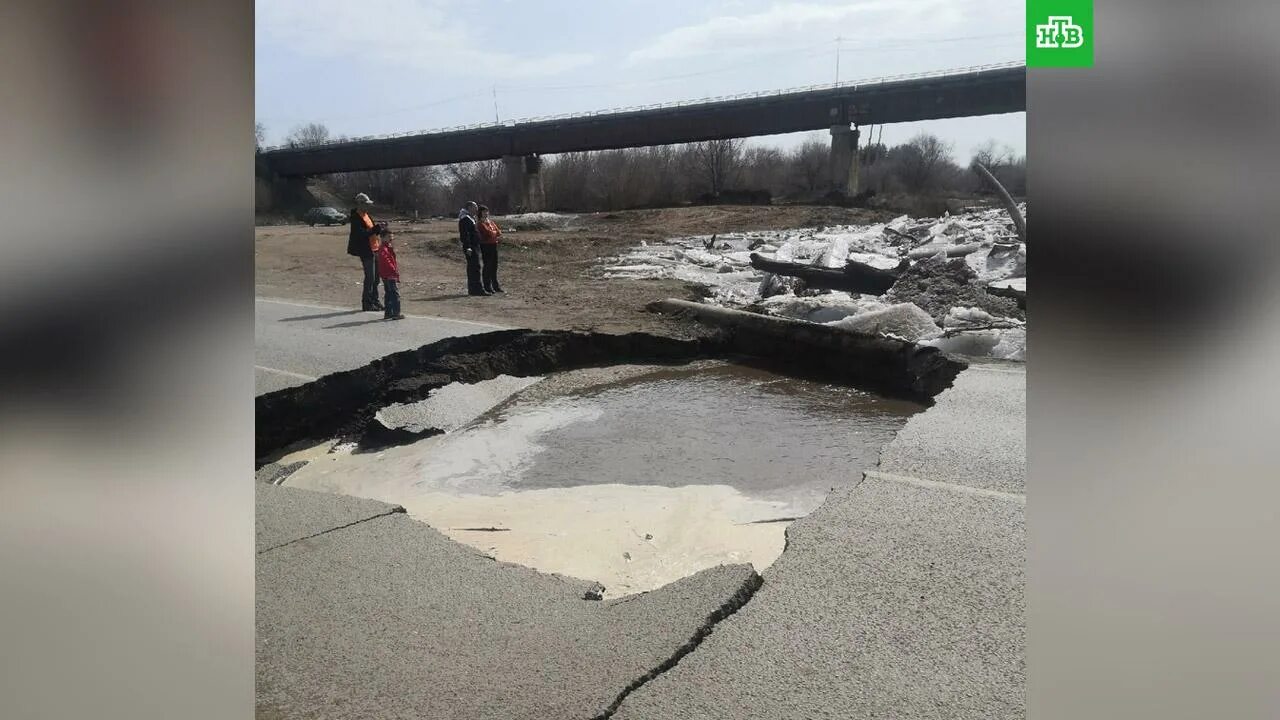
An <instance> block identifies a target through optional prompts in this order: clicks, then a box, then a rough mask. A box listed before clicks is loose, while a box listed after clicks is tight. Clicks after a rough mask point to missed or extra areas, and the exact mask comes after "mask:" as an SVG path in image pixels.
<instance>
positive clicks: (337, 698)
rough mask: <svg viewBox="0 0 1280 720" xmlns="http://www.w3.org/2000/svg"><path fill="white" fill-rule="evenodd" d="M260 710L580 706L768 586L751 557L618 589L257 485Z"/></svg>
mask: <svg viewBox="0 0 1280 720" xmlns="http://www.w3.org/2000/svg"><path fill="white" fill-rule="evenodd" d="M257 527H258V537H257V547H258V556H257V558H258V563H257V586H256V588H257V592H256V613H255V625H256V644H257V660H258V662H257V672H256V679H257V682H256V690H257V708H258V717H265V718H302V717H309V718H311V717H314V718H332V719H335V720H336V719H338V718H352V719H353V720H354V719H357V718H359V719H361V720H363V719H364V718H392V717H395V718H438V719H439V720H453V719H454V718H456V719H457V720H499V719H501V720H541V719H542V718H564V719H566V720H575V719H580V720H587V719H588V718H598V717H603V716H604V715H605V713H606V712H607V710H609V709H610V708H611V707H612V706H613V705H614V704H615V703H616V702H617V699H618V698H619V696H621V695H623V694H624V693H625V691H626V690H627V689H628V688H629V687H632V686H633V685H634V684H636V683H638V682H640V681H641V680H643V679H644V678H647V677H648V676H649V675H651V674H652V673H655V672H657V671H658V670H659V669H660V668H663V667H666V666H667V665H669V664H671V663H673V662H674V660H675V659H677V658H679V657H680V656H681V655H682V654H683V653H685V652H687V651H688V650H690V649H691V648H692V644H693V640H694V638H697V637H699V636H700V635H701V634H702V633H705V632H706V631H707V630H708V629H709V628H710V627H711V626H713V625H714V624H715V621H716V620H717V619H718V618H719V617H720V616H721V615H722V614H724V613H727V612H731V611H732V610H733V609H735V608H736V607H738V606H739V605H740V604H741V603H742V602H743V601H745V600H746V599H747V597H749V596H750V593H751V592H752V591H754V589H755V588H756V587H758V585H759V576H757V575H756V574H755V572H754V571H753V570H752V569H751V567H750V566H748V565H722V566H719V567H716V568H711V569H708V570H704V571H702V572H700V573H698V574H696V575H693V576H690V577H687V578H684V579H682V580H679V581H677V582H674V583H672V584H670V585H667V586H665V587H663V588H661V589H659V590H655V591H653V592H650V593H645V594H643V595H633V596H630V597H627V598H622V599H619V600H614V601H596V600H589V599H586V598H585V597H584V595H585V594H586V592H587V591H588V590H590V589H591V588H592V583H590V582H587V581H582V580H578V579H575V578H570V577H565V576H559V575H547V574H544V573H540V572H536V571H534V570H531V569H529V568H526V567H521V566H519V565H510V564H507V563H499V562H494V561H493V560H492V559H491V558H489V557H486V556H485V555H482V554H481V553H480V551H478V550H474V549H472V548H469V547H466V546H464V545H459V544H458V543H456V542H454V541H452V540H450V539H449V538H447V537H445V536H444V535H441V534H440V533H439V532H437V531H435V530H434V529H432V528H430V527H428V526H427V525H426V524H424V523H421V522H418V521H417V520H414V519H412V518H410V517H409V516H408V515H406V514H405V513H404V512H403V511H402V510H401V509H400V508H398V507H396V506H393V505H387V504H384V503H379V502H374V501H371V500H361V499H359V498H351V497H344V496H341V495H330V494H328V493H317V492H311V491H308V490H300V489H297V488H288V487H275V486H272V485H262V484H259V485H258V486H257Z"/></svg>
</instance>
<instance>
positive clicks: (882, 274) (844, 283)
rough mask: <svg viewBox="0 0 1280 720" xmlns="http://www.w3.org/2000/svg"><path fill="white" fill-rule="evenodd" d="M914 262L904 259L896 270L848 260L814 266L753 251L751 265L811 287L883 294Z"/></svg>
mask: <svg viewBox="0 0 1280 720" xmlns="http://www.w3.org/2000/svg"><path fill="white" fill-rule="evenodd" d="M909 264H910V263H908V261H906V260H903V261H902V263H901V264H899V265H898V268H897V269H896V270H882V269H880V268H877V267H872V266H870V265H866V264H863V263H860V262H854V261H852V260H850V261H848V262H847V263H846V265H845V266H844V267H843V268H840V269H834V268H824V267H813V266H811V265H800V264H798V263H789V262H779V261H777V260H770V259H768V258H766V257H764V256H763V255H760V254H759V253H751V267H753V268H755V269H757V270H764V271H765V272H769V273H773V274H774V275H784V276H787V277H798V278H800V279H802V280H804V281H805V284H806V285H807V286H808V287H811V288H825V289H827V290H845V291H848V292H856V293H865V294H868V295H882V294H884V292H885V291H887V290H888V289H889V288H891V287H893V284H894V283H895V282H896V281H897V279H898V275H899V274H900V273H901V272H902V271H904V270H906V268H907V266H908V265H909Z"/></svg>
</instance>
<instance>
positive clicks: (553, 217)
mask: <svg viewBox="0 0 1280 720" xmlns="http://www.w3.org/2000/svg"><path fill="white" fill-rule="evenodd" d="M577 220H578V216H577V215H573V214H563V213H553V212H531V213H520V214H517V215H505V216H503V217H501V218H498V219H497V222H498V223H499V224H500V225H501V227H502V228H503V229H504V230H563V229H565V228H567V227H569V226H570V225H573V224H574V223H575V222H577Z"/></svg>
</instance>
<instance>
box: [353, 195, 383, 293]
mask: <svg viewBox="0 0 1280 720" xmlns="http://www.w3.org/2000/svg"><path fill="white" fill-rule="evenodd" d="M355 205H356V206H355V207H354V208H352V210H351V235H350V236H349V237H348V239H347V254H348V255H354V256H355V257H358V258H360V264H361V265H362V266H363V269H364V294H363V295H362V296H361V298H360V309H362V310H364V311H366V312H368V311H371V310H381V309H382V303H381V302H379V301H378V263H377V260H376V259H375V257H376V255H377V252H378V248H379V246H380V245H381V240H380V237H381V234H382V230H383V229H385V227H386V225H385V223H375V222H374V221H373V218H371V217H369V213H368V211H367V210H366V208H368V207H369V206H370V205H373V201H372V200H370V199H369V196H368V195H365V194H364V193H360V194H359V195H356V202H355Z"/></svg>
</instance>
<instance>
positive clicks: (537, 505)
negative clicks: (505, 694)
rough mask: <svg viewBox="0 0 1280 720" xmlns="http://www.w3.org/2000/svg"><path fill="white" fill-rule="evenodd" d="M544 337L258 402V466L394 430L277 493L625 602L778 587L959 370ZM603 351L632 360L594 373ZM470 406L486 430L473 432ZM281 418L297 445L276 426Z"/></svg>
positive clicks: (938, 360) (709, 345)
mask: <svg viewBox="0 0 1280 720" xmlns="http://www.w3.org/2000/svg"><path fill="white" fill-rule="evenodd" d="M490 335H503V333H492V334H490ZM533 335H543V336H544V337H543V340H544V341H545V342H535V341H532V340H533V338H530V337H529V336H528V335H522V336H518V337H514V336H513V338H512V339H514V340H515V342H499V343H496V344H493V345H492V347H491V348H490V349H487V350H485V349H480V348H479V347H474V346H473V347H471V348H467V351H465V352H446V353H438V352H435V351H428V348H431V347H432V346H428V347H427V348H423V349H422V350H419V351H415V353H410V354H401V355H402V357H399V358H397V357H396V356H391V357H389V358H384V359H382V360H379V361H377V362H375V363H374V364H372V365H371V366H368V367H366V368H362V369H360V370H356V371H351V373H348V374H346V375H348V377H346V378H339V377H337V376H329V377H327V378H322V379H321V380H320V381H317V382H316V383H311V384H309V385H306V386H302V387H299V388H292V389H289V390H285V391H281V392H280V393H273V394H271V395H267V396H263V398H261V399H260V400H259V407H258V410H259V417H258V421H259V449H260V461H265V460H267V459H271V460H277V459H278V460H281V462H286V463H287V462H289V461H290V460H293V459H295V457H296V455H295V456H288V455H285V454H284V453H283V450H284V449H286V447H285V446H286V445H290V446H291V447H294V448H296V447H299V446H304V445H307V444H308V443H307V442H305V441H304V442H299V441H300V440H302V438H303V437H310V438H311V439H312V440H324V441H325V442H324V443H322V444H321V445H320V447H322V448H328V447H331V446H334V445H335V444H337V445H339V446H341V445H343V444H345V445H346V446H347V447H352V446H356V445H357V443H358V442H359V441H360V440H361V439H363V438H366V437H367V436H368V435H369V432H368V431H369V428H371V427H376V428H380V429H383V430H385V429H386V425H392V426H396V427H393V429H395V430H397V431H401V432H406V433H407V434H406V436H405V437H406V438H409V437H410V436H411V435H415V434H416V435H417V436H418V437H417V438H416V439H410V440H409V441H406V442H404V444H401V445H398V446H394V447H384V448H381V449H376V450H368V451H365V452H330V453H323V454H318V455H317V454H314V453H313V454H312V455H311V456H310V458H311V459H310V462H309V463H308V464H306V465H305V466H303V467H301V468H300V469H296V470H295V471H294V472H293V473H292V474H291V475H289V476H288V477H287V478H285V479H284V480H283V483H284V484H286V485H290V486H295V487H303V488H310V489H316V490H324V491H329V492H338V493H343V494H349V495H356V496H361V497H370V498H375V499H379V500H384V501H387V502H393V503H397V504H400V505H403V506H404V507H405V508H406V509H407V510H408V511H409V513H410V514H411V515H413V516H415V517H417V518H419V519H421V520H423V521H425V522H427V523H428V524H430V525H432V526H433V527H435V528H436V529H438V530H440V531H441V532H444V533H446V534H447V535H449V536H450V537H452V538H454V539H455V540H458V541H460V542H463V543H466V544H469V545H472V546H474V547H477V548H479V549H481V550H483V551H484V552H486V553H488V554H490V555H492V556H493V557H495V558H496V559H498V560H502V561H507V562H516V563H520V564H523V565H527V566H530V567H534V568H536V569H538V570H541V571H544V572H554V573H562V574H565V575H571V576H575V577H579V578H583V579H588V580H596V581H599V582H601V583H602V584H604V585H605V587H606V596H620V595H627V594H631V593H635V592H642V591H646V590H651V589H654V588H656V587H660V586H662V585H664V584H667V583H669V582H672V581H674V580H677V579H679V578H680V577H683V576H685V575H688V574H691V573H693V572H697V571H698V570H701V569H703V568H706V567H711V566H714V565H717V564H722V563H736V562H750V563H752V564H753V565H755V567H756V568H757V570H763V569H764V568H766V567H767V566H768V565H769V564H771V563H772V562H773V560H774V559H775V558H776V557H777V556H778V554H779V553H781V551H782V549H783V546H784V544H785V535H784V533H785V528H786V525H787V524H788V523H789V522H790V521H791V520H793V519H795V518H797V517H802V516H804V515H806V514H808V513H809V512H811V511H812V510H813V509H814V508H816V507H817V506H818V505H819V504H820V503H821V502H822V500H823V498H824V497H825V496H826V494H827V493H828V492H829V491H830V490H831V489H832V488H833V487H837V486H840V485H844V484H848V483H853V482H857V481H858V480H859V479H860V478H861V476H862V471H863V470H865V469H868V468H870V467H873V466H874V465H875V463H876V462H877V459H878V454H879V450H880V448H881V447H882V446H883V445H884V444H885V443H887V442H888V441H889V440H890V439H891V438H892V437H893V435H894V434H895V433H896V432H897V430H898V429H899V428H900V427H901V426H902V424H903V423H905V421H906V419H907V418H908V417H909V416H910V415H911V414H912V413H914V412H916V411H918V410H920V409H922V408H923V407H924V403H927V394H926V393H921V392H918V390H919V388H921V387H926V388H932V387H934V386H937V390H940V389H941V388H942V387H945V385H946V384H949V383H950V380H951V378H953V377H954V374H955V372H958V371H959V369H960V367H962V366H960V365H958V364H955V363H953V361H950V360H949V359H947V358H945V357H944V356H942V355H940V354H934V353H930V354H929V355H928V357H926V358H921V357H918V356H916V353H917V352H918V351H921V350H923V349H918V348H914V346H912V347H911V348H907V349H905V350H904V349H903V348H898V349H897V351H901V353H902V354H901V355H900V359H901V360H902V363H901V368H899V370H898V371H894V372H891V371H890V370H889V368H890V366H891V365H892V363H889V362H886V361H885V358H879V359H878V360H877V358H875V357H861V358H849V359H848V362H847V363H835V362H831V358H825V359H824V358H821V357H815V356H814V355H812V354H810V355H808V356H807V361H802V360H801V358H800V357H799V356H796V355H794V353H795V352H796V351H797V350H800V349H801V348H795V347H793V348H790V352H791V353H792V357H791V358H790V362H788V363H779V362H776V361H777V360H778V359H779V358H777V357H775V358H770V357H768V356H767V355H753V356H743V355H740V354H737V353H736V351H735V346H734V344H733V339H732V338H731V337H728V336H725V335H715V336H709V337H703V338H698V339H695V340H672V339H670V338H653V336H604V335H595V336H593V335H592V334H583V333H574V334H561V333H541V334H539V333H533ZM477 337H481V338H483V337H484V336H477ZM620 337H625V338H629V339H628V340H626V341H620V340H619V339H618V338H620ZM645 338H652V339H651V340H647V339H645ZM458 340H463V339H458ZM445 342H446V343H449V342H452V341H445ZM483 344H484V343H483V342H481V345H483ZM437 345H438V344H437ZM602 345H603V346H610V347H612V349H614V350H622V352H616V353H613V354H612V357H608V356H597V355H596V353H595V351H594V350H591V348H596V349H599V348H600V346H602ZM878 347H879V346H878ZM881 349H884V348H883V347H882V348H881ZM810 350H813V349H812V348H810ZM717 356H719V357H717ZM609 359H617V360H619V361H620V364H610V363H608V362H607V360H609ZM588 360H590V361H588ZM601 361H604V362H601ZM782 365H786V366H787V367H788V368H789V369H793V370H803V371H802V372H800V373H799V374H800V375H801V376H800V377H796V376H794V375H792V374H781V373H779V372H777V369H778V368H779V367H780V366H782ZM566 366H567V367H568V368H569V369H564V368H565V367H566ZM575 366H577V367H575ZM875 367H879V368H880V370H879V371H878V372H879V376H878V377H876V378H875V380H876V382H874V383H871V384H874V385H877V386H878V387H879V389H880V390H882V391H883V390H885V389H886V386H892V385H893V384H894V382H899V392H896V393H894V392H890V393H888V394H889V395H897V397H891V396H888V397H887V396H886V395H885V394H883V393H882V392H875V391H872V390H869V389H866V388H859V387H855V386H854V385H853V384H851V383H850V382H849V379H850V376H855V377H861V378H863V379H866V378H869V377H871V376H872V373H868V372H866V371H865V370H859V368H875ZM805 368H807V370H804V369H805ZM842 368H844V370H841V369H842ZM913 368H914V369H913ZM921 369H924V371H925V372H924V374H921V373H920V372H918V371H919V370H921ZM842 373H843V374H842ZM338 375H344V374H343V373H339V374H338ZM895 377H896V378H897V380H896V381H895V380H893V378H895ZM886 381H887V382H886ZM326 385H327V386H329V387H327V388H326V387H324V386H326ZM312 386H316V387H312ZM935 392H936V390H935ZM326 399H327V400H328V401H327V402H326ZM468 405H470V406H471V407H473V408H474V409H475V410H476V411H477V412H478V414H477V415H474V416H472V417H471V418H470V419H467V418H463V417H460V416H459V407H460V406H468ZM270 418H279V419H280V420H282V421H285V422H283V425H285V426H290V423H289V422H288V421H289V420H292V421H293V425H292V426H291V427H292V431H291V432H289V433H281V432H279V429H280V428H279V427H277V428H275V429H271V428H265V427H263V422H264V419H270ZM432 425H438V426H440V427H431V426H432ZM405 428H408V430H405ZM424 431H427V432H424ZM288 441H292V443H290V442H288ZM270 443H275V445H274V447H271V446H270ZM311 444H313V445H314V444H315V443H311Z"/></svg>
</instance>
